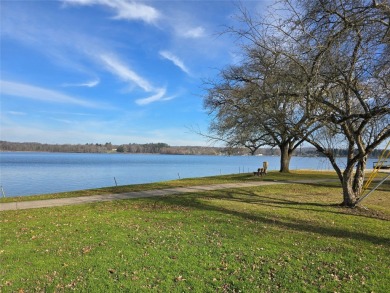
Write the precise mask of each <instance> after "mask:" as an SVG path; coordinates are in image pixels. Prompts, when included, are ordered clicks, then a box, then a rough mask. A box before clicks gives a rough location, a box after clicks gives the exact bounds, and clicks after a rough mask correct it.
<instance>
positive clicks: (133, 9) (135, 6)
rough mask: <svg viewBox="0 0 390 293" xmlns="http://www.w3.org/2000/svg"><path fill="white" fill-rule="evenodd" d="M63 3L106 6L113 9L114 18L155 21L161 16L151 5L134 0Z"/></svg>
mask: <svg viewBox="0 0 390 293" xmlns="http://www.w3.org/2000/svg"><path fill="white" fill-rule="evenodd" d="M63 3H64V4H65V5H79V6H93V5H101V6H106V7H108V8H110V9H112V10H114V11H115V13H116V15H115V16H114V19H124V20H141V21H144V22H146V23H155V22H156V21H157V20H158V19H159V18H160V16H161V14H160V12H159V11H158V10H157V9H155V8H154V7H152V6H149V5H145V4H143V3H137V2H134V1H123V0H63Z"/></svg>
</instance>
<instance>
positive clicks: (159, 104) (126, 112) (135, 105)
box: [0, 0, 270, 146]
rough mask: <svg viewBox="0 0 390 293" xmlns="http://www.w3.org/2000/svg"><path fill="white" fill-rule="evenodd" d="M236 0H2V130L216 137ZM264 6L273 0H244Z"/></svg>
mask: <svg viewBox="0 0 390 293" xmlns="http://www.w3.org/2000/svg"><path fill="white" fill-rule="evenodd" d="M237 3H238V2H234V1H215V0H214V1H201V0H192V1H186V0H182V1H179V0H177V1H161V0H159V1H130V0H129V1H126V0H58V1H57V0H50V1H49V0H46V1H45V0H43V1H40V0H29V1H27V0H26V1H20V0H19V1H15V0H12V1H8V0H0V18H1V20H0V95H1V96H0V98H1V101H0V102H1V104H0V111H1V118H0V131H1V133H0V140H6V141H13V142H41V143H54V144H63V143H71V144H78V143H81V144H85V143H106V142H111V143H113V144H127V143H153V142H154V143H157V142H164V143H167V144H169V145H172V146H185V145H200V146H205V145H209V142H208V140H207V139H206V138H204V137H202V136H200V135H198V134H196V132H195V131H193V130H194V129H196V130H199V131H202V132H207V129H208V125H209V122H210V119H211V117H210V116H209V115H208V113H207V111H206V110H205V109H204V108H203V97H204V95H205V92H206V91H205V88H206V85H205V81H207V80H210V79H213V78H215V77H216V76H217V74H218V72H219V70H221V69H222V68H224V67H226V66H228V65H231V64H235V63H237V62H238V60H239V46H238V44H237V39H236V38H235V37H233V36H229V35H227V34H221V33H222V32H223V31H224V30H225V28H226V26H231V25H237V23H238V21H237V15H238V6H237ZM241 4H242V5H244V6H245V7H247V8H248V9H250V11H252V12H258V13H263V12H264V11H266V9H267V6H268V5H269V4H270V1H269V0H260V1H248V0H247V1H241Z"/></svg>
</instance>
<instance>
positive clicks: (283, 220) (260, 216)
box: [155, 191, 390, 247]
mask: <svg viewBox="0 0 390 293" xmlns="http://www.w3.org/2000/svg"><path fill="white" fill-rule="evenodd" d="M221 193H222V192H221ZM225 193H226V192H225ZM233 194H234V196H233ZM238 194H241V195H246V196H248V195H249V196H256V197H257V198H260V200H257V201H254V200H251V199H249V200H248V199H245V198H244V199H243V198H237V195H238ZM208 198H209V199H212V200H218V199H223V200H228V201H235V202H241V203H248V204H261V205H266V206H270V207H272V208H280V209H285V208H288V209H295V210H304V211H313V212H326V213H334V214H345V215H349V216H350V215H351V214H349V213H345V212H344V211H342V209H344V208H341V207H337V208H339V209H340V211H339V212H338V211H332V210H329V209H332V208H333V209H334V208H335V206H336V205H334V204H322V203H307V202H296V201H291V200H286V199H275V198H272V197H267V196H259V195H257V194H254V193H253V192H244V191H232V192H227V193H226V195H225V196H220V195H214V196H209V197H202V198H199V197H198V196H197V197H194V196H191V195H186V196H169V197H162V198H155V200H156V202H157V203H158V202H161V203H164V204H168V205H176V206H183V207H186V208H191V209H199V210H204V211H212V212H218V213H224V214H227V215H231V216H234V217H240V218H242V219H245V220H251V221H255V222H258V223H261V224H268V225H273V226H277V227H279V228H283V229H289V230H294V231H301V232H309V233H313V234H318V235H322V236H326V237H336V238H340V239H345V240H348V239H353V240H358V241H365V242H370V243H373V244H377V245H384V246H387V247H390V238H388V237H380V236H375V235H368V234H365V233H362V232H357V231H350V230H348V229H341V228H337V227H329V226H323V225H318V224H313V223H312V222H310V221H308V220H300V219H297V218H293V217H287V216H280V215H278V214H277V213H275V215H272V214H266V213H264V212H261V211H256V212H253V213H250V212H246V211H237V210H233V209H228V208H225V207H222V206H215V205H212V204H207V203H206V202H205V201H202V199H208ZM300 206H302V207H300ZM303 206H317V207H319V208H322V209H307V208H304V207H303ZM156 208H158V207H157V206H156ZM324 209H325V210H324ZM354 216H361V215H354Z"/></svg>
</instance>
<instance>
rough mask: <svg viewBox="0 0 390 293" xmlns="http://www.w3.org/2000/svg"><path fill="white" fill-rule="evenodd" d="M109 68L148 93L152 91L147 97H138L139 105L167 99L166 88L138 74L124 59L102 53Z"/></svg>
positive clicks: (101, 56)
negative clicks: (156, 85)
mask: <svg viewBox="0 0 390 293" xmlns="http://www.w3.org/2000/svg"><path fill="white" fill-rule="evenodd" d="M99 57H100V59H101V61H102V62H103V64H104V65H105V67H106V68H107V70H109V71H110V72H111V73H112V74H114V75H116V76H117V77H119V78H120V79H122V80H123V81H125V82H129V83H131V84H135V85H136V86H138V87H139V88H141V89H142V90H144V91H145V92H146V93H152V95H151V96H149V97H147V98H142V99H137V100H136V101H135V102H136V103H137V104H138V105H142V106H143V105H148V104H150V103H153V102H157V101H165V100H168V99H165V98H164V96H165V94H166V88H159V87H154V86H153V85H152V84H151V83H150V82H149V81H148V80H146V79H144V78H143V77H141V76H140V75H138V74H137V73H136V72H135V71H133V70H132V69H130V68H129V67H128V65H126V64H125V63H124V62H123V61H121V60H120V59H119V58H118V57H116V56H114V55H104V54H103V55H100V56H99Z"/></svg>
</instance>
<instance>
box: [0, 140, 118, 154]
mask: <svg viewBox="0 0 390 293" xmlns="http://www.w3.org/2000/svg"><path fill="white" fill-rule="evenodd" d="M113 149H115V146H113V145H112V144H111V143H110V142H107V143H105V144H99V143H95V144H94V143H87V144H47V143H38V142H9V141H0V151H14V152H53V153H107V152H112V151H113Z"/></svg>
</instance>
